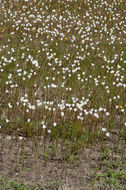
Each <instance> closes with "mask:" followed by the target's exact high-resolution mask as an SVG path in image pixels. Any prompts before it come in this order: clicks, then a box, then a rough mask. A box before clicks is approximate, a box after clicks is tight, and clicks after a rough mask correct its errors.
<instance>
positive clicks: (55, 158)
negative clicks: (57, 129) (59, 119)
mask: <svg viewBox="0 0 126 190" xmlns="http://www.w3.org/2000/svg"><path fill="white" fill-rule="evenodd" d="M116 140H117V139H116V138H115V139H112V140H111V139H109V140H105V142H104V144H105V146H104V147H102V149H101V145H100V144H99V143H97V145H93V146H89V147H88V146H87V147H85V148H84V149H83V150H82V151H81V152H80V153H79V154H73V155H72V154H71V155H68V157H67V156H63V153H62V154H61V146H60V144H59V145H58V146H59V147H58V148H57V150H58V151H59V152H58V151H57V150H56V152H55V151H54V148H53V147H52V146H50V145H48V154H47V152H45V154H44V151H43V148H44V147H43V143H42V139H39V143H38V144H37V143H35V140H34V139H24V140H18V141H16V139H14V138H13V137H12V136H7V135H2V134H0V190H3V189H12V190H13V189H17V190H19V189H20V190H23V189H24V190H28V189H32V190H91V189H92V190H93V189H95V190H98V189H99V190H102V189H105V190H106V189H110V190H112V189H115V190H116V189H117V190H118V189H122V190H125V189H126V175H125V174H126V146H125V142H123V141H121V142H119V143H118V144H120V145H118V147H117V146H115V141H116ZM36 142H37V141H36ZM112 150H113V151H112ZM54 152H55V153H54ZM64 155H65V153H64ZM7 181H11V182H12V181H13V182H15V183H16V184H18V186H16V185H15V186H14V185H12V183H11V185H10V183H9V185H8V186H7V185H6V184H7ZM19 183H20V184H22V186H20V187H19Z"/></svg>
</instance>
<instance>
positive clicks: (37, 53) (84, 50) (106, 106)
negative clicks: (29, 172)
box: [0, 0, 126, 189]
mask: <svg viewBox="0 0 126 190" xmlns="http://www.w3.org/2000/svg"><path fill="white" fill-rule="evenodd" d="M0 135H5V136H6V135H9V136H8V138H9V139H11V138H12V137H14V138H15V137H16V140H17V141H18V142H19V143H21V142H23V144H24V145H25V142H26V139H29V138H30V139H34V140H33V142H35V146H38V144H39V142H40V141H41V140H40V139H42V141H41V142H42V143H43V144H44V157H45V159H48V154H47V152H46V145H47V144H48V143H49V142H51V143H50V144H51V145H52V147H51V150H52V154H53V155H55V154H56V152H57V151H56V149H55V148H57V147H58V146H59V143H60V147H61V149H62V151H63V154H65V152H66V155H67V156H68V154H69V153H70V154H72V153H75V154H77V152H78V151H79V150H81V148H84V147H87V146H89V145H90V144H99V147H101V149H102V150H103V149H104V148H103V147H104V145H105V144H106V143H109V142H114V145H113V147H114V146H115V147H116V148H117V147H118V148H119V151H120V152H119V154H121V156H122V157H121V158H123V155H124V150H125V148H126V146H125V143H126V1H125V0H23V1H20V0H0ZM1 139H2V136H0V140H1ZM39 140H40V141H39ZM4 142H5V141H4ZM5 144H6V143H5ZM53 145H54V146H53ZM15 146H16V145H15ZM1 147H2V148H3V147H4V145H3V144H2V143H1ZM5 147H6V146H5ZM89 147H90V146H89ZM115 147H114V150H115V149H116V148H115ZM0 150H1V149H0ZM111 150H112V147H111ZM116 150H117V149H116ZM105 151H106V150H105V149H104V152H105ZM16 152H17V151H16ZM108 152H109V151H108V150H107V153H105V155H106V154H107V155H108ZM67 153H68V154H67ZM15 154H16V153H15ZM114 154H115V153H113V154H111V156H112V155H113V158H114ZM67 156H66V157H65V159H67ZM96 157H97V156H96ZM102 157H104V156H103V155H102ZM70 158H71V157H70ZM105 158H106V157H105ZM100 164H101V162H100ZM109 175H110V174H109ZM124 181H125V179H124ZM82 189H83V188H82ZM111 189H112V188H111Z"/></svg>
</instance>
